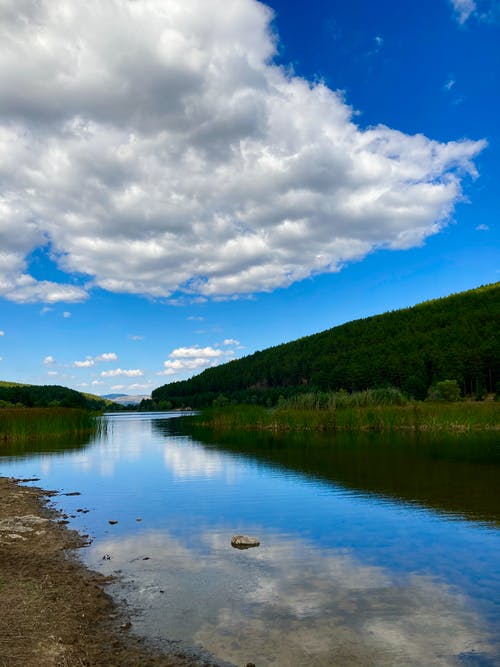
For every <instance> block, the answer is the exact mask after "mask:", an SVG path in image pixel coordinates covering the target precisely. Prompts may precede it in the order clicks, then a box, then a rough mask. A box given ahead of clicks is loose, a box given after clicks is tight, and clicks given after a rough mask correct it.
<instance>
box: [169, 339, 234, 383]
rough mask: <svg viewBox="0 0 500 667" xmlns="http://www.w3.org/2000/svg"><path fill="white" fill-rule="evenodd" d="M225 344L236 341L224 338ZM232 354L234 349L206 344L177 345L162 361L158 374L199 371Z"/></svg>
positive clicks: (215, 364)
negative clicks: (161, 367) (223, 348)
mask: <svg viewBox="0 0 500 667" xmlns="http://www.w3.org/2000/svg"><path fill="white" fill-rule="evenodd" d="M226 340H227V341H228V342H227V343H224V344H225V345H234V344H237V342H238V341H233V340H232V339H229V338H228V339H226ZM233 355H234V350H229V349H228V350H221V349H219V348H216V347H212V346H210V345H208V346H207V347H200V346H199V345H194V346H192V347H178V348H176V349H175V350H172V352H170V354H169V355H168V356H169V358H168V359H167V360H166V361H164V362H163V366H164V368H163V370H162V371H160V372H159V373H158V375H177V374H179V373H183V372H186V371H199V370H201V369H204V368H209V367H210V366H217V365H218V364H219V363H221V362H224V361H227V360H228V357H231V356H233Z"/></svg>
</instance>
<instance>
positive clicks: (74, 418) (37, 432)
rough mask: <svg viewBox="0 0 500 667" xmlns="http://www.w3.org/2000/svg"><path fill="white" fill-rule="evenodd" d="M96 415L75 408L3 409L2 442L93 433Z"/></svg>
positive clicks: (0, 434) (1, 416) (1, 410)
mask: <svg viewBox="0 0 500 667" xmlns="http://www.w3.org/2000/svg"><path fill="white" fill-rule="evenodd" d="M97 429H98V421H97V418H96V416H95V415H93V414H91V413H90V412H87V411H86V410H80V409H76V408H2V409H0V442H2V441H3V442H18V441H26V440H43V439H47V438H57V437H64V436H68V435H80V434H84V433H92V432H94V431H96V430H97Z"/></svg>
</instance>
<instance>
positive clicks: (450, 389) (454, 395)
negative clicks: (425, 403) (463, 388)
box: [429, 380, 460, 403]
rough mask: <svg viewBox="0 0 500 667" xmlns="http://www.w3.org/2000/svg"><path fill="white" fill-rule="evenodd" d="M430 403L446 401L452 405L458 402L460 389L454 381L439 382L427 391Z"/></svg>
mask: <svg viewBox="0 0 500 667" xmlns="http://www.w3.org/2000/svg"><path fill="white" fill-rule="evenodd" d="M429 399H430V400H431V401H447V402H450V403H453V402H455V401H459V400H460V387H459V386H458V382H457V381H456V380H441V382H436V384H435V385H434V386H432V387H431V388H430V389H429Z"/></svg>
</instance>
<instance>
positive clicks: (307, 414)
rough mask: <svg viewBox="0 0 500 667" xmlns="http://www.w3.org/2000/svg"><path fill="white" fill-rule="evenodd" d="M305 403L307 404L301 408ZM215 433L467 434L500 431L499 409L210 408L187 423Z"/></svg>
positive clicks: (489, 406)
mask: <svg viewBox="0 0 500 667" xmlns="http://www.w3.org/2000/svg"><path fill="white" fill-rule="evenodd" d="M308 402H309V399H307V400H306V401H305V404H306V405H307V403H308ZM190 419H192V420H193V421H194V423H195V424H198V425H200V426H204V427H209V428H212V429H214V430H221V431H226V430H269V431H277V432H279V431H298V432H301V431H387V432H393V431H394V432H395V431H413V432H435V431H436V432H437V431H446V432H456V433H461V432H470V431H487V430H491V431H493V430H499V429H500V408H499V407H498V404H497V403H495V402H493V401H491V402H489V403H487V402H485V403H474V402H468V403H415V402H411V403H407V404H406V405H405V404H401V405H397V404H385V405H384V404H378V405H377V404H372V405H368V404H365V405H363V406H359V405H358V406H357V405H355V403H354V402H352V403H351V404H345V405H342V407H340V406H339V405H337V406H336V407H325V408H319V407H318V405H317V404H315V403H311V404H310V405H309V407H306V406H304V405H302V406H300V407H299V406H298V405H292V406H290V405H288V406H283V407H279V408H275V409H273V410H266V409H265V408H263V407H260V406H248V405H242V406H229V407H226V408H219V409H215V408H209V409H207V410H203V412H202V413H201V414H200V415H199V416H197V417H193V418H190Z"/></svg>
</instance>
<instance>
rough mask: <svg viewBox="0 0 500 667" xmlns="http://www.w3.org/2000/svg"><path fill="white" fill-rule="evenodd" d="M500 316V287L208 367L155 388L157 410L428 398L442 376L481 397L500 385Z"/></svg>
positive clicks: (359, 322)
mask: <svg viewBox="0 0 500 667" xmlns="http://www.w3.org/2000/svg"><path fill="white" fill-rule="evenodd" d="M499 315H500V283H496V284H493V285H487V286H485V287H481V288H478V289H476V290H471V291H468V292H462V293H460V294H455V295H452V296H449V297H447V298H444V299H437V300H435V301H429V302H426V303H422V304H419V305H417V306H414V307H413V308H407V309H404V310H399V311H394V312H390V313H385V314H383V315H377V316H375V317H369V318H366V319H362V320H356V321H353V322H348V323H347V324H343V325H341V326H338V327H335V328H334V329H330V330H328V331H323V332H321V333H318V334H315V335H313V336H307V337H305V338H300V339H298V340H295V341H292V342H290V343H285V344H283V345H278V346H276V347H272V348H269V349H267V350H264V351H261V352H255V353H254V354H252V355H249V356H247V357H244V358H242V359H235V360H233V361H231V362H229V363H227V364H223V365H221V366H217V367H214V368H209V369H207V370H205V371H203V372H202V373H200V374H199V375H197V376H195V377H193V378H191V379H190V380H185V381H182V382H173V383H171V384H168V385H164V386H163V387H159V388H158V389H156V390H154V391H153V393H152V405H154V406H157V405H158V404H159V403H160V402H161V401H170V402H171V403H172V406H173V407H174V408H181V407H185V406H188V405H189V406H191V407H193V408H195V409H197V408H202V407H205V406H210V405H212V404H213V402H214V400H215V401H216V400H217V399H218V397H219V396H220V395H221V394H222V395H224V396H225V397H226V398H227V399H228V400H229V402H230V403H250V404H253V405H262V406H275V405H277V404H278V401H281V400H282V398H283V399H284V400H287V399H290V398H292V397H294V396H295V397H296V396H297V395H299V394H309V393H311V392H313V393H315V394H316V393H318V392H319V393H326V392H339V390H340V389H341V388H344V389H345V390H346V391H347V392H348V393H350V394H351V393H353V392H362V391H364V390H366V389H367V388H375V387H395V388H397V389H399V390H401V391H402V392H403V393H405V394H407V395H408V396H409V397H411V398H414V399H417V400H423V399H424V398H425V397H426V396H427V392H428V388H429V387H431V386H432V385H435V384H436V382H439V381H442V379H443V378H454V379H455V380H456V381H457V382H458V385H459V387H460V390H461V393H462V395H464V396H466V395H471V396H475V395H478V388H479V389H480V390H481V391H482V388H483V389H484V390H486V392H494V391H495V386H496V383H497V382H499V381H500V326H499V319H500V318H499ZM481 391H480V392H479V393H481ZM281 397H282V398H281ZM305 400H309V399H305ZM153 409H154V408H153Z"/></svg>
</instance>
